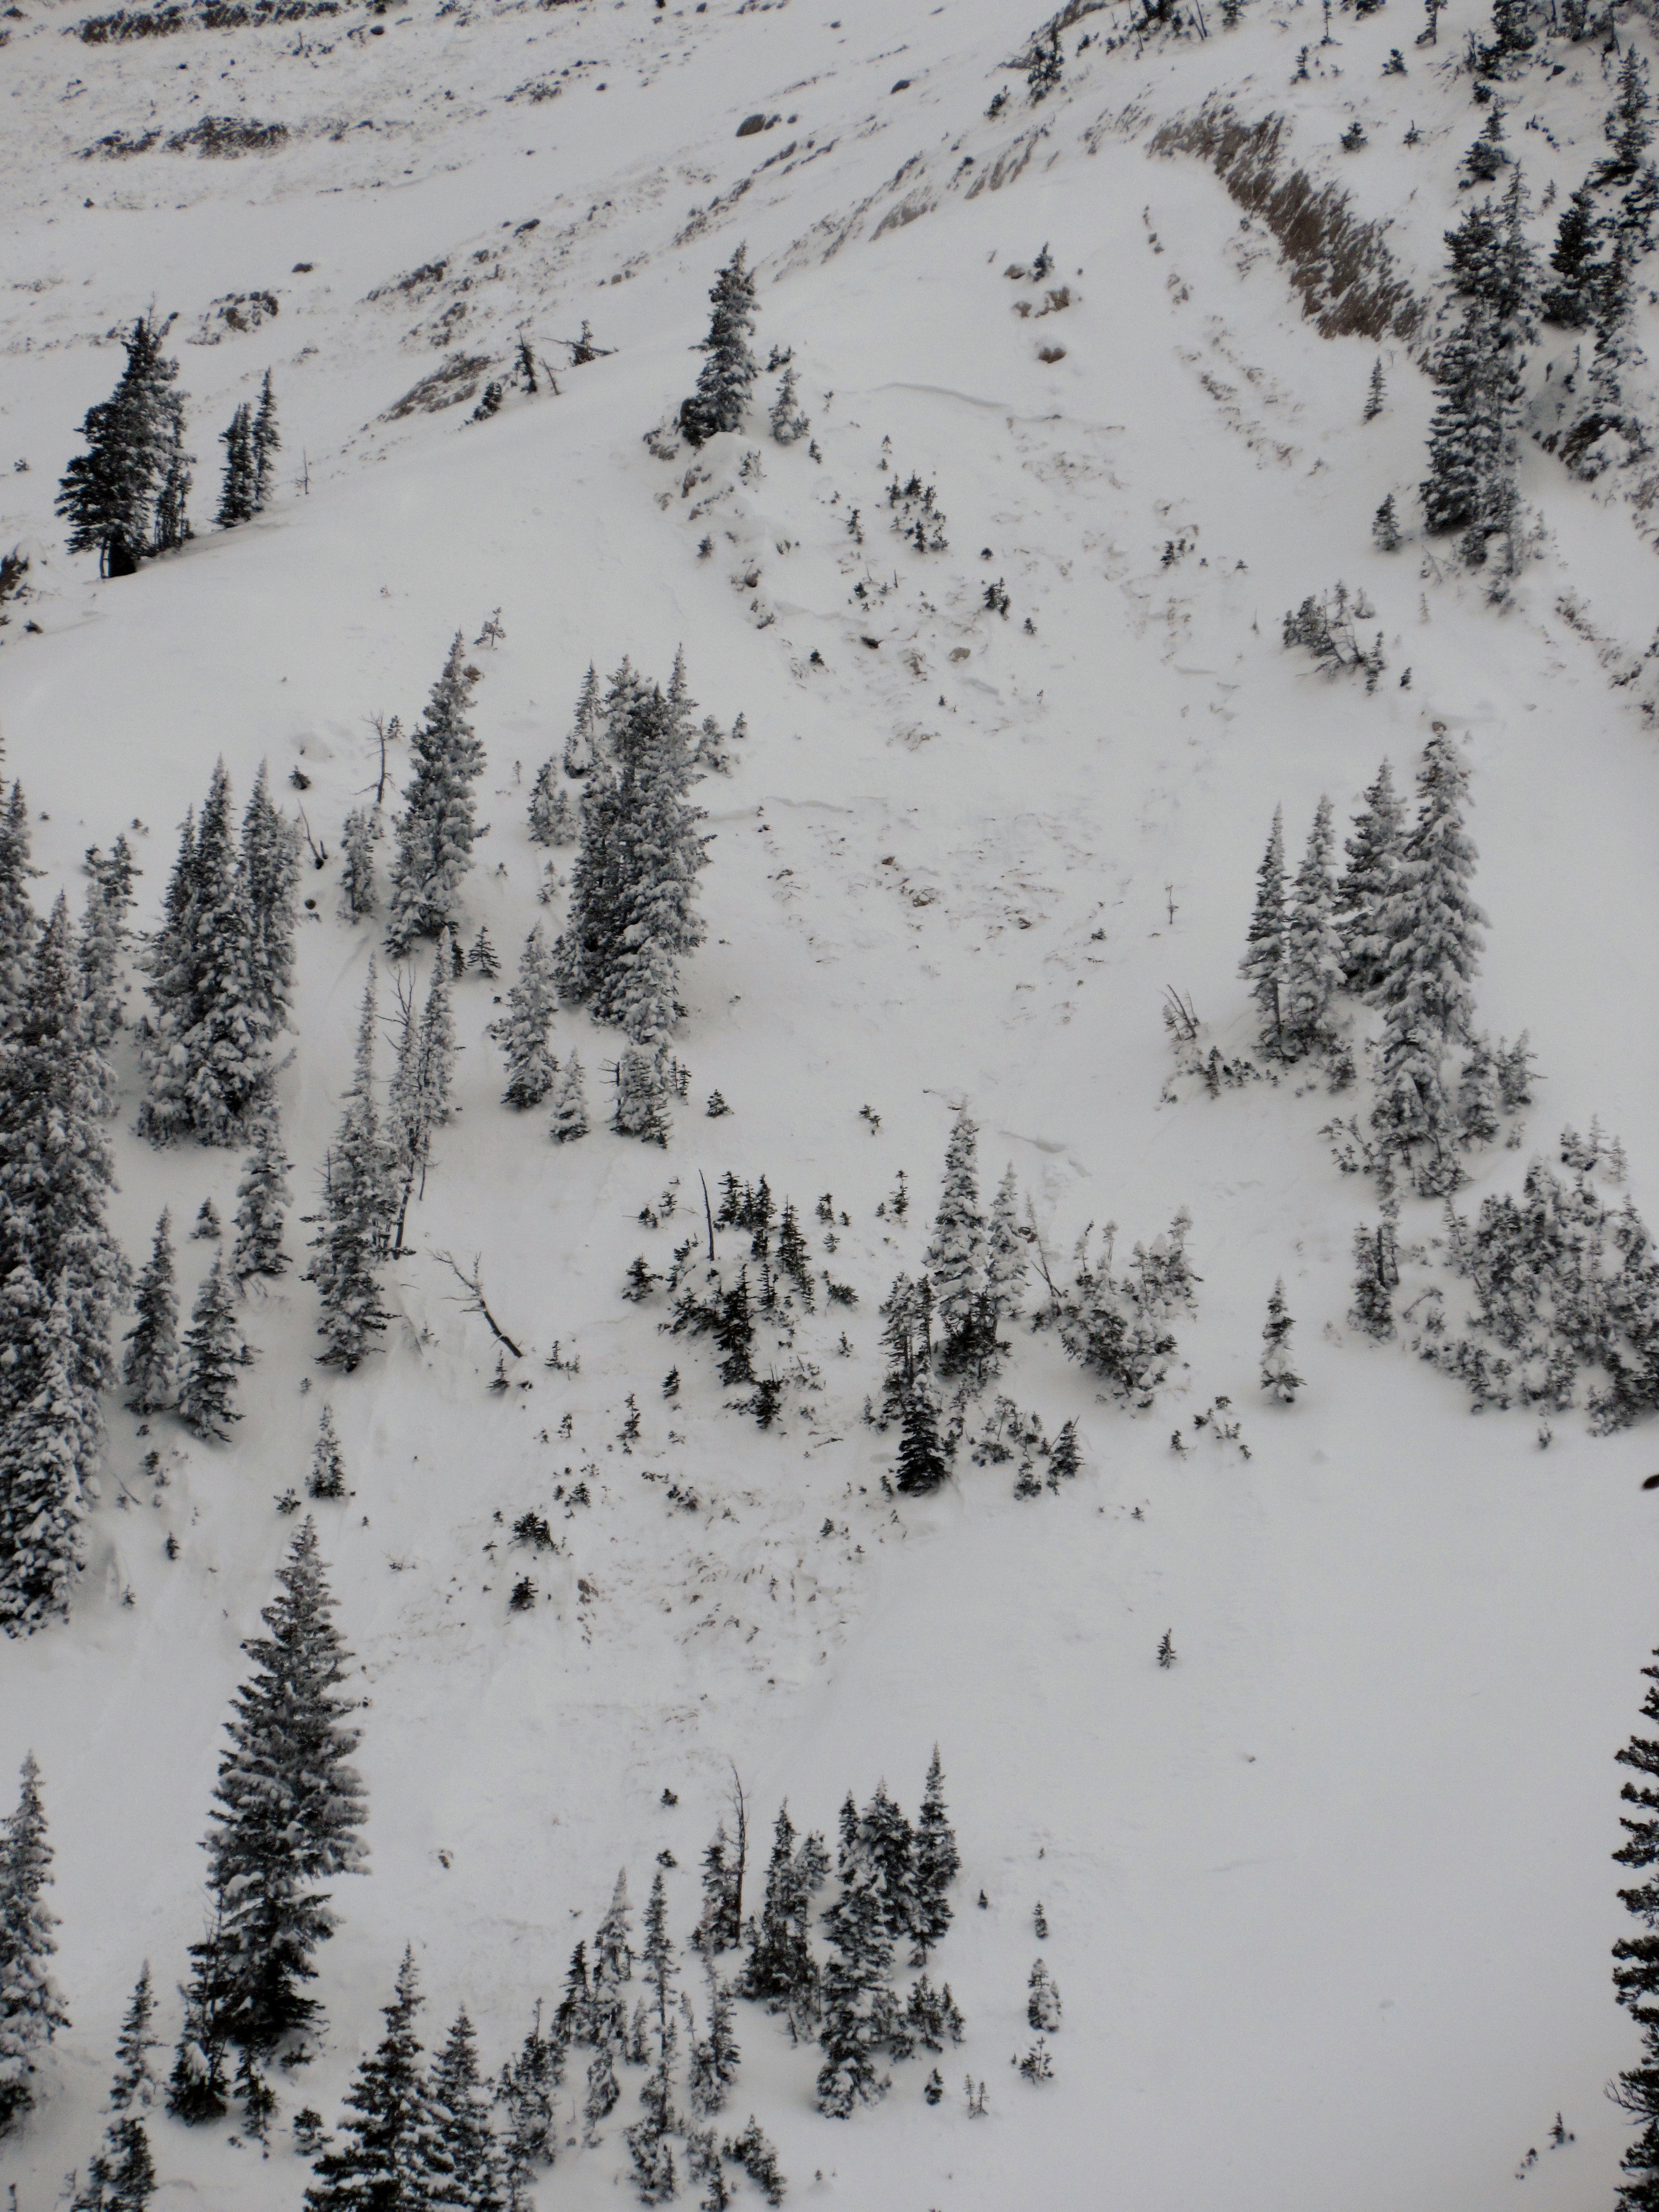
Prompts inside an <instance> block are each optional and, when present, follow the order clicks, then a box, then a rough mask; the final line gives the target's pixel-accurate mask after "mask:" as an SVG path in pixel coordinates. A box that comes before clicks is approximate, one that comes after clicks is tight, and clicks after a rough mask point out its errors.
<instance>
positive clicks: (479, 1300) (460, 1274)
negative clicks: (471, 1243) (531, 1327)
mask: <svg viewBox="0 0 1659 2212" xmlns="http://www.w3.org/2000/svg"><path fill="white" fill-rule="evenodd" d="M432 1257H433V1258H434V1259H435V1261H437V1262H438V1263H439V1265H440V1266H441V1267H447V1268H448V1270H449V1272H450V1273H451V1274H452V1275H453V1276H454V1278H455V1279H456V1281H457V1282H458V1283H459V1285H461V1288H462V1289H463V1290H464V1291H465V1292H466V1296H465V1298H461V1299H454V1300H452V1301H451V1303H452V1304H459V1305H460V1306H461V1307H462V1309H463V1310H464V1311H465V1312H467V1313H475V1314H478V1315H480V1316H482V1317H483V1323H484V1326H485V1328H488V1329H489V1334H491V1335H492V1336H493V1337H494V1338H495V1341H496V1342H497V1343H498V1344H504V1345H505V1346H507V1350H508V1351H509V1352H511V1353H512V1354H513V1358H515V1359H522V1358H524V1354H523V1352H520V1349H519V1347H518V1346H517V1345H516V1344H514V1343H513V1340H512V1338H511V1337H510V1336H509V1335H508V1334H507V1331H506V1330H505V1329H504V1328H502V1327H501V1323H500V1322H498V1321H497V1320H496V1318H495V1315H494V1314H493V1313H491V1312H490V1310H489V1304H488V1302H487V1300H486V1299H485V1297H484V1294H483V1277H482V1275H481V1274H480V1273H479V1258H478V1255H477V1253H476V1252H475V1253H474V1254H473V1255H472V1273H471V1274H470V1275H469V1274H468V1273H466V1271H465V1268H464V1267H462V1266H461V1263H460V1261H459V1260H457V1259H456V1258H455V1257H454V1255H453V1253H449V1252H435V1253H434V1254H433V1255H432Z"/></svg>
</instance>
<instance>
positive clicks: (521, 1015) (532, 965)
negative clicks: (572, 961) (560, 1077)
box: [489, 922, 558, 1109]
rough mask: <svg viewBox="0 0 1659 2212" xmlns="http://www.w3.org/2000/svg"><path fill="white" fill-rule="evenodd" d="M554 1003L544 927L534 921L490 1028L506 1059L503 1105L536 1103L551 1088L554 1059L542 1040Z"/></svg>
mask: <svg viewBox="0 0 1659 2212" xmlns="http://www.w3.org/2000/svg"><path fill="white" fill-rule="evenodd" d="M557 1006H558V987H557V986H556V983H555V981H554V980H553V956H552V954H551V953H550V951H548V947H547V934H546V932H545V931H544V928H543V927H542V925H541V923H540V922H538V923H537V924H536V927H534V928H533V929H532V931H531V933H530V934H529V936H528V937H526V939H525V942H524V951H522V952H521V953H520V956H519V980H518V981H517V982H516V983H514V984H513V986H512V987H511V988H510V989H509V990H508V992H507V1012H506V1013H505V1014H504V1015H503V1016H502V1017H501V1020H500V1021H498V1022H492V1023H491V1024H490V1029H489V1034H490V1036H493V1037H494V1038H495V1041H496V1042H497V1043H498V1044H499V1045H500V1046H501V1051H502V1054H503V1055H504V1056H505V1058H506V1060H507V1089H506V1091H505V1092H504V1093H503V1094H502V1103H503V1104H504V1105H507V1106H516V1107H519V1108H520V1109H523V1108H525V1107H527V1106H539V1105H540V1104H541V1103H542V1101H543V1099H544V1098H545V1097H546V1096H547V1094H548V1092H549V1091H550V1090H551V1089H552V1088H553V1079H554V1077H555V1075H556V1074H557V1073H558V1062H557V1061H556V1060H555V1059H554V1057H553V1055H552V1054H551V1053H550V1051H549V1049H548V1042H547V1040H548V1034H549V1032H550V1030H551V1028H552V1026H553V1016H554V1013H555V1012H556V1008H557Z"/></svg>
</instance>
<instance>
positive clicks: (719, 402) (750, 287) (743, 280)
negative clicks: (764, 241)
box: [680, 246, 760, 446]
mask: <svg viewBox="0 0 1659 2212" xmlns="http://www.w3.org/2000/svg"><path fill="white" fill-rule="evenodd" d="M708 297H709V299H710V301H712V302H713V305H714V315H713V318H712V319H711V320H710V323H709V325H708V337H706V338H705V339H704V340H703V342H702V350H703V352H704V354H705V355H706V356H707V358H706V359H705V361H704V362H703V365H702V369H701V370H700V371H699V373H698V376H697V388H696V392H693V394H692V395H691V397H690V398H689V399H688V400H687V401H686V402H685V404H684V406H683V407H682V408H681V409H680V428H681V430H682V431H683V432H684V435H685V436H686V438H687V439H688V440H689V441H690V443H691V444H692V445H693V446H701V445H702V444H703V443H704V442H705V441H706V440H708V439H709V438H712V437H714V436H715V435H716V434H717V433H719V432H720V431H722V430H735V429H737V428H739V427H740V426H741V424H742V422H743V416H744V409H745V408H746V407H747V406H748V404H749V393H750V387H751V386H752V385H753V384H754V381H755V379H756V378H757V376H758V375H759V374H760V363H759V362H757V360H756V359H755V356H754V355H753V354H752V353H751V352H750V349H749V341H750V337H752V336H753V335H754V330H755V280H754V277H753V276H752V275H751V274H750V270H749V265H748V248H747V247H746V246H738V250H737V252H735V253H734V254H733V255H732V258H731V260H730V261H729V262H727V264H726V267H725V268H724V269H722V270H720V274H719V276H717V277H716V278H715V279H714V288H713V289H712V290H711V291H710V293H709V295H708Z"/></svg>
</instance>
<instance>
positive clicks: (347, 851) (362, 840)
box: [340, 806, 386, 921]
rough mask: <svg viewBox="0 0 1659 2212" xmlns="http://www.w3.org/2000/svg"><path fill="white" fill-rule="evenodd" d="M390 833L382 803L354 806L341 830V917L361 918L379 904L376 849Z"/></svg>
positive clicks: (343, 919) (347, 919)
mask: <svg viewBox="0 0 1659 2212" xmlns="http://www.w3.org/2000/svg"><path fill="white" fill-rule="evenodd" d="M385 835H386V823H385V821H384V819H383V817H382V816H381V813H380V808H379V807H378V806H354V807H353V808H352V810H351V811H350V813H349V814H348V815H347V817H346V818H345V821H344V822H343V824H342V825H341V829H340V919H341V921H362V919H363V917H364V915H370V914H373V913H374V907H375V900H376V891H375V884H374V848H375V847H376V846H377V845H378V844H379V843H380V840H381V839H382V838H383V837H384V836H385Z"/></svg>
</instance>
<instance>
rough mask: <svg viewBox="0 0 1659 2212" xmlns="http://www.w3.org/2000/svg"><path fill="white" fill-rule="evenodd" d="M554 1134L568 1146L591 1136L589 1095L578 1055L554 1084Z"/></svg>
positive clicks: (556, 1139) (555, 1140) (557, 1139)
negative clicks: (588, 1107) (588, 1112)
mask: <svg viewBox="0 0 1659 2212" xmlns="http://www.w3.org/2000/svg"><path fill="white" fill-rule="evenodd" d="M551 1134H552V1137H553V1141H554V1143H555V1144H557V1145H568V1144H569V1143H570V1142H571V1141H572V1140H573V1139H574V1138H577V1137H585V1136H586V1134H587V1093H586V1090H585V1089H584V1088H583V1085H582V1064H581V1060H580V1056H579V1055H578V1054H575V1053H574V1052H573V1053H572V1054H571V1055H570V1057H569V1059H568V1060H566V1062H565V1064H564V1066H562V1068H561V1069H560V1071H559V1073H558V1076H557V1079H556V1082H555V1085H554V1089H553V1123H552V1131H551Z"/></svg>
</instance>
